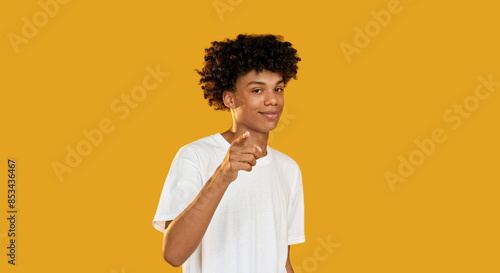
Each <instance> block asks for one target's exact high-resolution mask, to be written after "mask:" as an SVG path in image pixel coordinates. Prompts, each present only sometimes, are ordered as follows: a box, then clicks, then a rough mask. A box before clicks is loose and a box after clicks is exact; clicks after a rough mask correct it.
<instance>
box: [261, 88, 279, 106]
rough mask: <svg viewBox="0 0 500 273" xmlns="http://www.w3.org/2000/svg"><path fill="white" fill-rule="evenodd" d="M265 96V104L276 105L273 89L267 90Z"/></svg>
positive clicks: (276, 99) (276, 96) (275, 95)
mask: <svg viewBox="0 0 500 273" xmlns="http://www.w3.org/2000/svg"><path fill="white" fill-rule="evenodd" d="M266 93H267V94H266V97H265V101H264V104H265V105H277V104H278V95H277V94H276V92H274V90H270V91H269V92H266Z"/></svg>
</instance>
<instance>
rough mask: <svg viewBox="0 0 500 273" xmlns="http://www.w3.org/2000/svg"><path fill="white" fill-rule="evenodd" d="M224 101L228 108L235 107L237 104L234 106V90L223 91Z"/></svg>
mask: <svg viewBox="0 0 500 273" xmlns="http://www.w3.org/2000/svg"><path fill="white" fill-rule="evenodd" d="M222 101H223V102H224V105H225V106H226V107H227V108H229V109H233V108H235V106H234V92H231V91H224V92H222Z"/></svg>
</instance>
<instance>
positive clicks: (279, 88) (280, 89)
mask: <svg viewBox="0 0 500 273" xmlns="http://www.w3.org/2000/svg"><path fill="white" fill-rule="evenodd" d="M274 91H276V92H283V91H284V90H283V88H282V87H276V88H275V89H274Z"/></svg>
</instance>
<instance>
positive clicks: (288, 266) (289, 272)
mask: <svg viewBox="0 0 500 273" xmlns="http://www.w3.org/2000/svg"><path fill="white" fill-rule="evenodd" d="M286 273H294V272H293V268H292V264H291V263H290V246H288V258H286Z"/></svg>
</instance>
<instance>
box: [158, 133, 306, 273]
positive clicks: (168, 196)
mask: <svg viewBox="0 0 500 273" xmlns="http://www.w3.org/2000/svg"><path fill="white" fill-rule="evenodd" d="M229 147H230V144H229V143H228V142H227V141H226V140H225V139H224V137H223V136H222V135H221V134H219V133H218V134H215V135H211V136H208V137H205V138H202V139H199V140H197V141H194V142H192V143H190V144H188V145H186V146H183V147H182V148H181V149H180V150H179V151H178V152H177V155H176V156H175V158H174V160H173V161H172V165H171V167H170V171H169V173H168V175H167V179H166V180H165V184H164V186H163V190H162V193H161V197H160V202H159V204H158V209H157V211H156V214H155V216H154V219H153V226H154V227H155V228H156V229H157V230H159V231H161V232H163V231H164V227H165V221H169V220H173V219H175V218H176V217H177V216H178V215H179V214H180V213H181V212H182V211H183V210H184V209H185V208H186V207H187V206H188V205H189V204H190V203H191V202H192V201H193V200H194V198H195V197H196V195H197V194H198V193H199V191H200V190H201V188H202V187H203V185H204V184H205V182H207V181H208V179H209V178H210V177H211V176H212V175H213V173H214V172H215V169H216V168H217V167H218V166H219V165H220V164H221V163H222V160H223V159H224V156H225V155H226V153H227V150H228V149H229ZM304 241H305V236H304V200H303V190H302V176H301V172H300V168H299V166H298V165H297V163H296V162H295V161H294V160H293V159H291V158H290V157H288V156H287V155H285V154H283V153H280V152H278V151H277V150H274V149H273V148H271V147H269V146H267V155H266V156H265V157H262V158H259V159H257V164H256V165H255V166H254V167H253V169H252V171H251V172H246V171H239V172H238V178H237V179H236V180H235V181H233V182H232V183H231V184H230V185H229V187H228V188H227V190H226V192H225V193H224V196H223V197H222V200H221V201H220V203H219V206H218V207H217V209H216V211H215V213H214V216H213V218H212V220H211V222H210V224H209V226H208V228H207V231H206V233H205V235H204V236H203V239H202V241H201V243H200V245H199V246H198V248H197V249H196V251H195V252H194V253H193V254H192V255H191V256H190V257H189V258H188V260H187V261H186V262H185V263H184V264H183V266H182V269H183V272H184V273H235V272H238V273H285V272H286V269H285V264H286V259H287V255H288V245H292V244H298V243H302V242H304Z"/></svg>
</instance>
